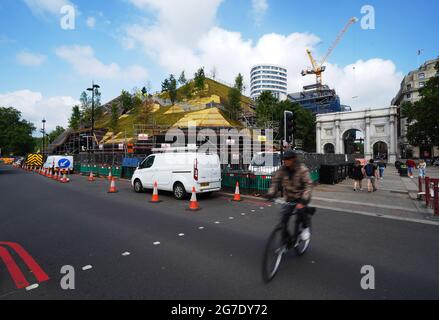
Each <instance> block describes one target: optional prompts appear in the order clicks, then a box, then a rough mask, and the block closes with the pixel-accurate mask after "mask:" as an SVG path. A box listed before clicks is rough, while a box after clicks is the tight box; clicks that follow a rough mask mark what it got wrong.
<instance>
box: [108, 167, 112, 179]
mask: <svg viewBox="0 0 439 320" xmlns="http://www.w3.org/2000/svg"><path fill="white" fill-rule="evenodd" d="M108 181H113V174H112V173H111V168H110V173H109V174H108Z"/></svg>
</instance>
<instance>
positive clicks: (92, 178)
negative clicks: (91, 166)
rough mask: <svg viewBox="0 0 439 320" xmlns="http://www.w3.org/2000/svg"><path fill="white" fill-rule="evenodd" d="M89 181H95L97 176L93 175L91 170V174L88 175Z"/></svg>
mask: <svg viewBox="0 0 439 320" xmlns="http://www.w3.org/2000/svg"><path fill="white" fill-rule="evenodd" d="M88 181H89V182H93V181H95V177H94V176H93V171H90V176H89V177H88Z"/></svg>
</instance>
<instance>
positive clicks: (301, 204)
mask: <svg viewBox="0 0 439 320" xmlns="http://www.w3.org/2000/svg"><path fill="white" fill-rule="evenodd" d="M282 159H283V161H284V164H283V166H282V167H281V168H280V169H279V170H278V171H277V172H276V174H275V176H274V177H273V179H272V184H271V187H270V190H269V191H268V193H267V195H266V198H268V199H273V198H275V197H276V195H277V194H278V192H279V188H282V190H283V196H284V198H285V201H286V202H287V205H285V206H283V208H282V223H283V224H284V226H288V223H289V221H290V218H291V216H292V215H293V214H294V213H295V214H297V219H296V229H295V233H297V231H298V227H299V225H300V223H301V224H302V226H303V230H302V233H301V238H302V240H304V241H307V240H308V239H309V238H310V237H311V232H310V214H309V213H308V210H307V206H308V204H309V202H310V201H311V193H312V188H313V182H312V180H311V177H310V174H309V170H308V168H307V167H306V166H305V164H303V163H302V162H301V161H300V160H299V159H298V154H297V153H296V152H295V151H294V150H287V151H285V152H284V154H283V157H282ZM284 231H285V232H286V234H284V237H286V238H284V239H291V235H290V234H289V232H288V229H287V228H285V229H284ZM290 245H293V244H292V243H290Z"/></svg>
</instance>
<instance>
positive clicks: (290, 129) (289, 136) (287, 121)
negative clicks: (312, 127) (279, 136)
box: [284, 111, 294, 143]
mask: <svg viewBox="0 0 439 320" xmlns="http://www.w3.org/2000/svg"><path fill="white" fill-rule="evenodd" d="M293 135H294V113H293V112H291V111H285V113H284V139H285V141H286V142H288V143H291V142H292V141H293Z"/></svg>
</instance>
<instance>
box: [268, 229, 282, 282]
mask: <svg viewBox="0 0 439 320" xmlns="http://www.w3.org/2000/svg"><path fill="white" fill-rule="evenodd" d="M286 251H287V247H286V245H285V243H284V239H283V230H282V228H281V227H278V228H276V229H275V230H274V231H273V232H272V233H271V235H270V238H269V239H268V242H267V244H266V246H265V251H264V257H263V261H262V278H263V280H264V282H266V283H268V282H270V281H271V280H273V279H274V277H275V276H276V273H277V271H278V270H279V266H280V263H281V261H282V256H283V254H284V253H285V252H286Z"/></svg>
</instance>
